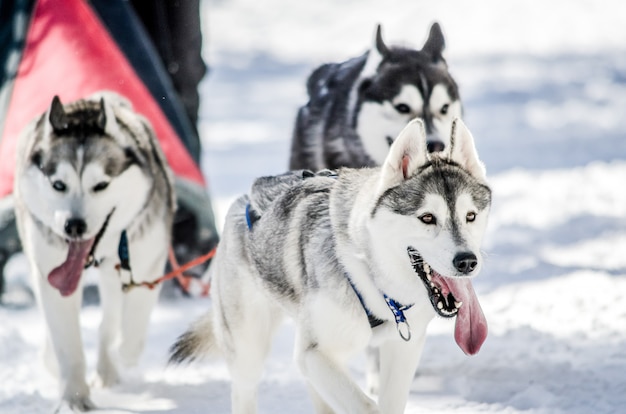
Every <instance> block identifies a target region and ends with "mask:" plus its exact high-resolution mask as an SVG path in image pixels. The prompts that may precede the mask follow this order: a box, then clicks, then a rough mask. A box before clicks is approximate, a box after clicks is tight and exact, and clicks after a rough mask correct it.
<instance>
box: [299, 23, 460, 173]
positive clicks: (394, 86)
mask: <svg viewBox="0 0 626 414" xmlns="http://www.w3.org/2000/svg"><path fill="white" fill-rule="evenodd" d="M444 45H445V43H444V38H443V34H442V32H441V28H440V27H439V24H437V23H435V24H433V25H432V27H431V28H430V34H429V36H428V39H427V40H426V43H425V44H424V46H423V47H422V49H421V50H412V49H407V48H403V47H388V46H387V45H386V44H385V42H384V41H383V38H382V35H381V28H380V26H379V27H378V29H377V31H376V39H375V44H374V46H373V47H372V48H371V50H370V51H369V52H367V53H366V54H364V55H363V56H360V57H358V58H354V59H350V60H348V61H346V62H343V63H330V64H325V65H323V66H320V67H319V68H317V69H316V70H315V71H314V72H313V74H312V75H311V76H310V78H309V80H308V82H307V90H308V94H309V102H308V103H307V104H306V105H305V106H303V107H302V108H300V111H299V112H298V116H297V119H296V125H295V130H294V134H293V140H292V146H291V159H290V165H289V167H290V169H292V170H295V169H310V170H313V171H318V170H320V169H323V168H330V169H336V168H339V167H353V168H358V167H363V166H375V165H380V164H382V162H383V161H384V160H385V157H386V156H387V152H388V151H389V146H390V145H391V143H392V142H393V139H394V138H395V137H396V136H398V134H399V132H400V131H401V130H402V128H404V127H405V126H406V124H407V123H408V122H410V121H411V120H412V119H415V118H420V119H422V120H423V122H424V126H425V128H426V139H427V142H428V149H429V151H439V150H442V149H443V148H444V147H445V146H446V145H447V144H448V142H447V139H448V137H449V133H450V127H451V125H452V120H453V119H455V118H459V117H461V113H462V106H461V101H460V98H459V91H458V87H457V85H456V83H455V81H454V79H453V78H452V76H451V75H450V73H449V72H448V65H447V63H446V61H445V60H444V58H443V55H442V53H443V49H444Z"/></svg>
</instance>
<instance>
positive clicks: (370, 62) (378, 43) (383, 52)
mask: <svg viewBox="0 0 626 414" xmlns="http://www.w3.org/2000/svg"><path fill="white" fill-rule="evenodd" d="M388 54H389V48H388V47H387V45H385V42H384V41H383V35H382V28H381V26H380V24H379V25H378V26H376V34H375V36H374V44H373V45H372V47H371V48H370V51H369V52H368V54H367V61H366V62H365V66H364V67H363V70H362V71H361V77H362V78H365V77H370V76H373V75H374V74H375V73H376V70H377V69H378V65H380V62H382V61H383V59H385V57H386V56H387V55H388Z"/></svg>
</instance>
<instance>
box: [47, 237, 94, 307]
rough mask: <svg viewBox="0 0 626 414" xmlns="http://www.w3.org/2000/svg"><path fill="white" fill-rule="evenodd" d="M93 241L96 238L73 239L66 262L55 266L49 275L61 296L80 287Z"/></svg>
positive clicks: (51, 282) (49, 279) (69, 293)
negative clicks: (79, 283) (77, 240)
mask: <svg viewBox="0 0 626 414" xmlns="http://www.w3.org/2000/svg"><path fill="white" fill-rule="evenodd" d="M93 242H94V239H91V240H85V241H79V242H76V241H71V242H70V248H69V250H68V252H67V259H65V262H63V263H61V265H60V266H58V267H56V268H54V269H53V270H52V272H50V274H49V275H48V282H49V283H50V284H51V285H52V286H54V287H55V288H57V289H59V292H61V296H69V295H71V294H72V293H74V291H75V290H76V288H77V287H78V282H79V281H80V276H81V275H82V273H83V268H84V267H85V260H86V259H87V255H88V254H89V251H90V250H91V246H92V245H93Z"/></svg>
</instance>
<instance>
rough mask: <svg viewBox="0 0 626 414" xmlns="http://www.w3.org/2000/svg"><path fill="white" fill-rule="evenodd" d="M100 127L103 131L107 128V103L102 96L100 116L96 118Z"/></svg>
mask: <svg viewBox="0 0 626 414" xmlns="http://www.w3.org/2000/svg"><path fill="white" fill-rule="evenodd" d="M96 124H97V125H98V128H100V129H101V130H102V131H104V130H105V128H106V125H107V114H106V105H105V104H104V98H100V108H99V110H98V118H97V119H96Z"/></svg>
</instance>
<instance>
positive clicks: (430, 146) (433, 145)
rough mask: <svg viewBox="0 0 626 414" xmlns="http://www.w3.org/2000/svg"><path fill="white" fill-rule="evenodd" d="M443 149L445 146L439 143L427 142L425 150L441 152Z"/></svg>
mask: <svg viewBox="0 0 626 414" xmlns="http://www.w3.org/2000/svg"><path fill="white" fill-rule="evenodd" d="M445 147H446V146H445V145H444V144H443V142H441V141H428V142H427V143H426V149H428V152H437V151H443V149H444V148H445Z"/></svg>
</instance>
